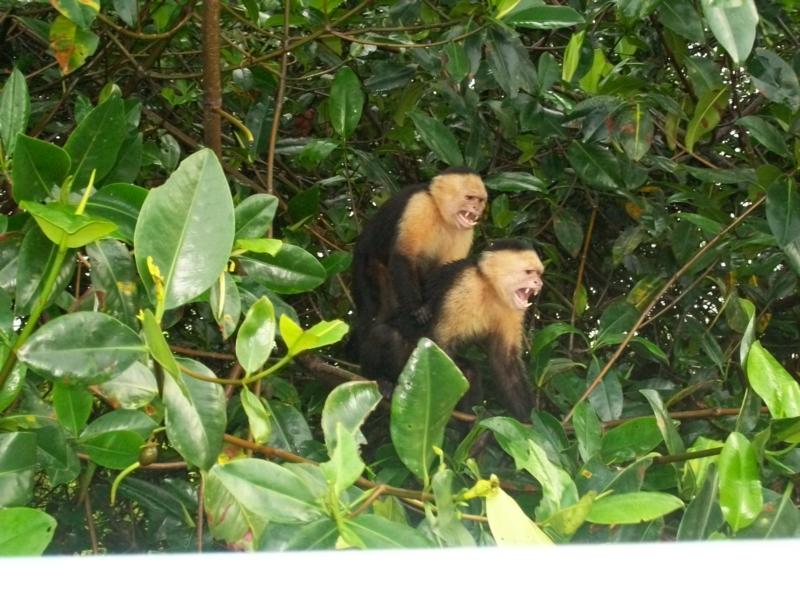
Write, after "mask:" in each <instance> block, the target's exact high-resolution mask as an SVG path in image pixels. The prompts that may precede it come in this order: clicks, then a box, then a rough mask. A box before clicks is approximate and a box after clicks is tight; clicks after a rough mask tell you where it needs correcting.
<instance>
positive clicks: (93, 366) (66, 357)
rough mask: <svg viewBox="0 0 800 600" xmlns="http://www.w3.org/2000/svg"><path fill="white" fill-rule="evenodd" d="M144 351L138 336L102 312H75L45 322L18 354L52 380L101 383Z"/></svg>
mask: <svg viewBox="0 0 800 600" xmlns="http://www.w3.org/2000/svg"><path fill="white" fill-rule="evenodd" d="M144 350H145V347H144V345H143V344H142V342H141V340H140V339H139V336H138V335H136V332H134V331H133V330H132V329H130V328H129V327H127V326H126V325H123V324H122V323H120V322H119V321H117V320H116V319H115V318H113V317H110V316H108V315H105V314H103V313H95V312H77V313H72V314H66V315H62V316H60V317H57V318H55V319H53V320H51V321H48V322H47V323H45V324H44V325H43V326H42V327H40V328H39V329H38V330H37V331H36V332H35V333H34V334H33V335H32V336H31V337H30V338H29V339H28V341H27V342H26V343H25V344H24V345H23V346H22V347H21V348H20V349H19V351H18V352H17V356H18V357H19V359H20V360H21V361H22V362H24V363H25V364H27V365H28V366H29V367H30V368H31V369H33V370H34V371H36V372H38V373H40V374H41V375H42V376H44V377H48V378H50V379H52V380H53V381H63V382H65V383H66V382H75V381H80V382H82V383H87V384H89V383H100V382H103V381H108V380H109V379H111V378H112V377H115V376H116V375H119V374H120V373H122V372H123V371H124V370H125V369H127V368H128V367H129V366H130V365H131V364H132V363H133V362H134V361H136V360H137V359H138V358H140V357H141V356H142V354H143V352H144Z"/></svg>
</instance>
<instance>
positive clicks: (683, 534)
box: [677, 465, 723, 540]
mask: <svg viewBox="0 0 800 600" xmlns="http://www.w3.org/2000/svg"><path fill="white" fill-rule="evenodd" d="M717 486H718V475H717V470H716V467H715V466H714V465H711V466H710V467H709V470H708V475H707V477H706V479H705V482H704V483H703V487H702V488H700V492H699V493H698V494H697V496H695V497H694V499H693V500H692V501H691V502H690V503H689V505H688V506H687V507H686V512H685V513H684V514H683V518H681V524H680V525H679V526H678V535H677V537H678V539H679V540H707V539H708V538H709V537H710V536H711V534H712V533H714V532H715V531H717V530H719V528H720V527H721V526H722V523H723V520H722V509H720V506H719V497H718V495H717Z"/></svg>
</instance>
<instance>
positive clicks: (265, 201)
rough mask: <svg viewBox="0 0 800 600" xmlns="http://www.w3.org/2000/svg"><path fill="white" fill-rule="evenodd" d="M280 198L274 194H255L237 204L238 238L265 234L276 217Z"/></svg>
mask: <svg viewBox="0 0 800 600" xmlns="http://www.w3.org/2000/svg"><path fill="white" fill-rule="evenodd" d="M277 208H278V199H277V198H276V197H275V196H273V195H272V194H253V195H252V196H248V197H247V198H245V199H244V200H242V202H241V203H239V204H238V205H237V206H236V210H235V211H234V216H235V218H236V239H237V240H239V239H248V238H259V237H261V236H263V235H264V234H265V233H266V232H267V229H269V227H270V225H272V219H273V218H274V217H275V211H276V210H277Z"/></svg>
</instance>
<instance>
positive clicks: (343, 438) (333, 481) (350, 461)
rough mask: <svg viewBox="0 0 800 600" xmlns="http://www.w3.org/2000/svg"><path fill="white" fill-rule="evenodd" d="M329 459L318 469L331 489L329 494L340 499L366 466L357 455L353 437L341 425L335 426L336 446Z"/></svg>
mask: <svg viewBox="0 0 800 600" xmlns="http://www.w3.org/2000/svg"><path fill="white" fill-rule="evenodd" d="M330 457H331V459H330V460H329V461H328V462H325V463H321V464H320V466H319V467H320V469H321V470H322V474H323V475H325V480H326V481H327V482H328V485H329V486H330V488H331V493H332V494H333V495H334V496H335V497H336V498H339V497H341V495H342V493H343V492H344V491H345V490H346V489H347V488H349V487H350V486H351V485H353V484H354V483H355V482H356V480H357V479H358V478H359V477H361V473H363V472H364V468H365V467H366V465H365V464H364V461H362V460H361V457H360V456H359V454H358V442H357V441H356V439H355V435H354V434H353V433H351V432H349V431H348V430H347V429H346V426H345V425H344V424H343V423H337V424H336V446H335V447H334V449H333V452H331V453H330Z"/></svg>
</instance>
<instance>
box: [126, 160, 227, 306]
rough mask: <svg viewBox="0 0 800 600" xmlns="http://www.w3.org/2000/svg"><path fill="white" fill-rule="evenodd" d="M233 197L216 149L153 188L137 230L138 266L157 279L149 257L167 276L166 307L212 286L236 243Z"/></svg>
mask: <svg viewBox="0 0 800 600" xmlns="http://www.w3.org/2000/svg"><path fill="white" fill-rule="evenodd" d="M233 235H234V214H233V200H232V198H231V192H230V189H229V188H228V183H227V181H226V180H225V175H224V173H223V172H222V167H221V166H220V163H219V160H218V159H217V157H216V155H215V154H214V153H213V152H212V151H211V150H200V151H198V152H195V153H194V154H193V155H191V156H190V157H188V158H187V159H185V160H184V161H183V162H182V163H181V164H180V166H179V167H178V169H177V170H176V171H175V172H174V173H173V174H172V175H171V176H170V177H169V179H167V181H166V182H165V183H164V184H163V185H161V186H159V187H156V188H153V189H152V190H150V193H149V194H148V195H147V199H146V200H145V202H144V205H143V206H142V210H141V213H140V215H139V220H138V221H137V222H136V230H135V232H134V236H133V237H134V247H135V248H136V266H137V268H138V269H139V275H140V276H141V277H142V280H143V281H146V282H151V281H152V279H151V276H150V273H149V271H148V267H147V259H148V257H152V260H153V262H154V263H155V264H156V266H157V267H158V268H159V270H160V271H161V276H162V277H163V278H164V290H165V299H164V301H165V308H167V309H169V308H176V307H178V306H181V305H183V304H186V303H187V302H190V301H191V300H193V299H194V298H195V297H196V296H197V295H199V294H201V293H202V292H204V291H206V290H207V289H208V288H210V287H211V286H212V285H213V284H214V282H215V281H216V280H217V277H219V274H220V273H221V272H222V271H223V269H224V268H225V265H226V264H227V261H228V256H229V255H230V252H231V248H232V247H233Z"/></svg>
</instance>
